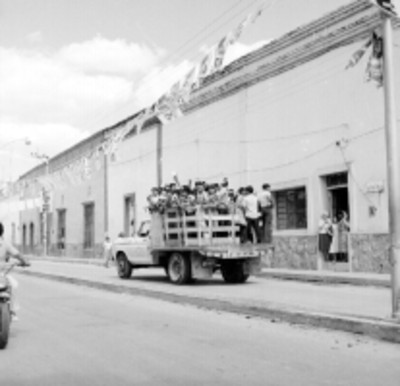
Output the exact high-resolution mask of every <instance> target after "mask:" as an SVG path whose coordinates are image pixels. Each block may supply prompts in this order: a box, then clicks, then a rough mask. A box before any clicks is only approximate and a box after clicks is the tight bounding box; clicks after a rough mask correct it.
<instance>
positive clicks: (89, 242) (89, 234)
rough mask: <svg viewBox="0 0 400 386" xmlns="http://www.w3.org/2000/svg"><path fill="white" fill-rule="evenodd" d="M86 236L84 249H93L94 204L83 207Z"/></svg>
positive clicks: (84, 237) (84, 236)
mask: <svg viewBox="0 0 400 386" xmlns="http://www.w3.org/2000/svg"><path fill="white" fill-rule="evenodd" d="M83 217H84V220H83V221H84V235H83V248H85V249H87V248H93V246H94V203H88V204H84V205H83Z"/></svg>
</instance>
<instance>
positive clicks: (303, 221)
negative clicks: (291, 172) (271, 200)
mask: <svg viewBox="0 0 400 386" xmlns="http://www.w3.org/2000/svg"><path fill="white" fill-rule="evenodd" d="M275 201H276V226H277V229H280V230H282V229H305V228H307V197H306V188H305V187H302V188H294V189H287V190H280V191H277V192H275Z"/></svg>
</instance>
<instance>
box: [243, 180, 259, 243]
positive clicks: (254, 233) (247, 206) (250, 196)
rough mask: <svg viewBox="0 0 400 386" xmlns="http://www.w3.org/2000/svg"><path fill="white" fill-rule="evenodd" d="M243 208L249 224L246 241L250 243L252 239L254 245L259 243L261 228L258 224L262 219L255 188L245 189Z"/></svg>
mask: <svg viewBox="0 0 400 386" xmlns="http://www.w3.org/2000/svg"><path fill="white" fill-rule="evenodd" d="M243 206H244V213H245V217H246V222H247V233H246V241H249V239H251V241H252V242H253V243H255V244H256V243H259V242H260V227H259V224H258V222H259V218H260V213H259V211H258V200H257V196H256V195H255V194H254V188H253V187H252V186H251V185H249V186H247V187H246V188H245V197H244V199H243Z"/></svg>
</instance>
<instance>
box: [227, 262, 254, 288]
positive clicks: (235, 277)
mask: <svg viewBox="0 0 400 386" xmlns="http://www.w3.org/2000/svg"><path fill="white" fill-rule="evenodd" d="M221 273H222V277H223V278H224V280H225V282H226V283H231V284H239V283H244V282H245V281H246V280H247V279H248V278H249V276H250V275H249V274H248V273H247V272H246V271H245V264H244V262H243V261H224V262H223V263H222V265H221Z"/></svg>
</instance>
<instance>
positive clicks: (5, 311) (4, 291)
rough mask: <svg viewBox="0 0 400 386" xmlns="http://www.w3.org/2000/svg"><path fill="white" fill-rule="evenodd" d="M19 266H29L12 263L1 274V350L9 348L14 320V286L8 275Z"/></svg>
mask: <svg viewBox="0 0 400 386" xmlns="http://www.w3.org/2000/svg"><path fill="white" fill-rule="evenodd" d="M17 265H19V266H22V267H26V266H29V264H21V263H20V262H18V263H12V264H9V265H7V267H6V268H5V269H4V270H3V271H2V272H0V349H4V348H6V347H7V343H8V336H9V334H10V324H11V320H12V312H11V297H12V286H11V284H10V280H9V279H8V278H7V274H8V273H10V272H11V271H12V270H13V269H14V267H16V266H17Z"/></svg>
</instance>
